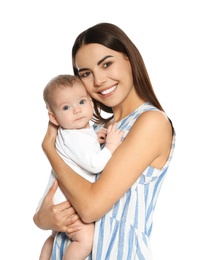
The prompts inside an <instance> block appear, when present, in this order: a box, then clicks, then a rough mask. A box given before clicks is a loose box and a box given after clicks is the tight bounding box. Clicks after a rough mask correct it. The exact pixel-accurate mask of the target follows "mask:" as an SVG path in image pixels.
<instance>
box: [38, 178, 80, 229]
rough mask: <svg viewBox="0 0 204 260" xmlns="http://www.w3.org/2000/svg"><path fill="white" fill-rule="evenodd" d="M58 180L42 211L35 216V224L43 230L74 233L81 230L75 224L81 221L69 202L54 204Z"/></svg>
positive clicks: (45, 200) (51, 189)
mask: <svg viewBox="0 0 204 260" xmlns="http://www.w3.org/2000/svg"><path fill="white" fill-rule="evenodd" d="M57 187H58V183H57V180H56V181H55V183H54V184H53V186H52V187H51V188H50V190H49V192H48V194H47V195H46V197H45V199H44V201H43V203H42V205H41V207H40V209H39V210H38V212H36V213H35V215H34V216H33V221H34V223H35V224H36V225H37V226H38V227H39V228H41V229H44V230H54V231H60V232H67V233H72V232H75V231H78V230H79V229H81V226H76V225H75V224H74V223H75V222H76V221H77V220H78V219H79V216H78V215H77V214H76V212H75V210H74V208H73V207H72V206H71V204H70V203H69V202H68V201H65V202H62V203H60V204H57V205H54V204H53V196H54V194H55V191H56V190H57Z"/></svg>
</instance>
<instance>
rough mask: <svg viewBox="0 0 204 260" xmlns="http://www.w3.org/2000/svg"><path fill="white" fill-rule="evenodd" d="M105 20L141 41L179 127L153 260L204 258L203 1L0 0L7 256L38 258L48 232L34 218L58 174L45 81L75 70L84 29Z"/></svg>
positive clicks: (1, 221) (1, 192) (0, 194)
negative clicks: (74, 52)
mask: <svg viewBox="0 0 204 260" xmlns="http://www.w3.org/2000/svg"><path fill="white" fill-rule="evenodd" d="M3 2H4V3H3ZM99 22H111V23H114V24H116V25H118V26H119V27H121V29H123V30H124V31H125V32H126V33H127V34H128V35H129V37H130V38H131V39H132V40H133V41H134V43H135V44H136V46H137V47H138V49H139V50H140V52H141V54H142V56H143V58H144V61H145V63H146V66H147V69H148V72H149V75H150V78H151V81H152V84H153V86H154V89H155V92H156V94H157V96H158V98H159V100H160V101H161V103H162V105H163V107H164V109H165V110H166V112H167V114H168V115H169V117H170V118H171V119H172V120H173V122H174V125H175V128H176V132H177V145H176V151H175V154H174V158H173V161H172V164H171V167H170V169H169V172H168V175H167V177H166V180H165V182H164V184H163V187H162V189H161V193H160V196H159V199H158V203H157V206H156V210H155V215H154V225H153V231H152V237H151V243H152V251H153V256H154V260H172V259H173V260H183V259H204V252H203V247H204V245H203V238H202V236H203V232H204V229H203V220H204V214H203V205H204V203H203V198H204V197H203V196H204V194H203V186H204V185H203V174H204V167H203V155H204V154H203V146H204V139H203V132H204V129H203V128H204V127H203V112H204V110H203V106H202V102H203V97H202V96H203V89H204V80H203V76H204V71H203V69H204V66H203V65H204V64H203V63H204V62H203V60H204V51H203V48H204V37H203V32H204V29H203V25H204V18H203V4H202V1H197V0H193V1H188V0H186V1H180V0H173V1H165V0H163V1H162V0H161V1H153V0H150V1H144V0H141V1H136V0H135V1H128V0H127V1H120V0H117V1H116V0H103V1H94V0H92V1H89V0H85V1H84V0H79V1H77V0H76V1H69V0H67V1H61V0H59V1H53V0H49V1H48V0H47V1H43V0H41V1H28V0H27V1H23V0H19V1H14V0H13V1H9V0H8V1H1V2H0V37H1V38H0V67H1V70H0V89H1V90H0V100H1V101H0V113H1V128H0V129H1V130H0V131H1V133H0V138H1V157H0V158H1V182H0V183H1V188H0V199H1V203H0V205H1V211H0V225H1V228H0V230H1V246H0V247H1V256H4V257H3V258H4V259H6V260H7V259H9V260H10V259H12V260H13V259H21V260H28V259H29V260H37V259H38V255H39V251H40V248H41V245H42V243H43V241H44V239H45V237H47V236H48V234H49V232H47V231H42V230H40V229H38V228H37V227H36V226H35V225H34V224H33V220H32V217H33V214H34V212H35V208H36V206H37V203H38V200H39V199H40V197H41V195H42V192H43V191H44V187H45V185H46V183H47V178H48V176H49V173H50V166H49V163H48V161H47V159H46V157H45V155H44V154H43V152H42V150H41V142H42V139H43V136H44V133H45V131H46V128H47V120H48V119H47V112H46V109H45V105H44V102H43V99H42V90H43V88H44V86H45V84H46V83H47V82H48V81H49V80H50V79H51V78H52V77H54V76H56V75H57V74H61V73H72V67H71V47H72V44H73V42H74V39H75V37H76V36H77V35H78V34H79V33H80V32H81V31H82V30H84V29H87V28H88V27H90V26H92V25H94V24H96V23H99ZM99 260H100V259H99Z"/></svg>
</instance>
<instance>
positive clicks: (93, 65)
mask: <svg viewBox="0 0 204 260" xmlns="http://www.w3.org/2000/svg"><path fill="white" fill-rule="evenodd" d="M72 59H73V69H74V73H75V75H77V76H78V77H80V78H81V80H82V81H83V83H84V84H85V87H86V89H87V90H88V92H89V94H90V95H91V97H92V98H93V102H94V107H95V118H94V121H95V128H96V131H98V130H99V129H100V128H101V127H108V126H109V125H110V124H113V123H117V126H118V128H119V129H121V130H123V131H124V135H123V142H122V144H121V145H120V146H119V147H118V148H117V150H116V151H115V152H114V154H113V156H112V158H111V159H110V161H109V162H108V164H107V165H106V167H105V169H104V170H103V172H102V173H101V174H100V175H99V176H98V179H97V181H96V182H95V183H89V182H88V181H86V180H84V179H82V178H81V177H80V176H78V175H77V174H75V173H74V172H73V171H72V170H71V169H70V168H69V167H68V166H67V165H66V164H65V163H63V161H62V160H61V159H60V157H59V156H58V155H57V152H56V150H55V139H56V133H57V129H55V128H54V126H52V125H51V124H49V126H48V131H47V134H46V136H45V138H44V141H43V149H44V151H45V153H46V155H47V157H48V159H49V161H50V163H51V165H52V167H53V169H54V171H55V172H56V175H57V178H58V181H59V185H60V187H61V189H62V190H63V192H64V194H65V196H66V197H67V198H69V202H70V203H71V205H72V206H73V208H72V207H70V204H69V203H68V202H67V204H66V205H65V204H63V205H62V204H61V205H58V207H55V206H53V204H52V201H51V199H52V196H53V192H54V191H55V189H56V186H57V185H56V184H55V186H54V187H53V188H52V190H51V191H50V193H49V195H48V196H47V197H46V199H45V201H44V203H43V204H42V206H41V209H40V210H39V212H38V213H36V215H35V216H34V221H35V223H36V225H37V226H38V227H40V228H42V229H53V228H54V229H55V230H58V231H68V232H71V231H76V229H77V227H75V228H74V229H71V228H70V229H67V226H69V224H70V223H74V221H75V219H76V218H77V215H76V214H74V215H73V218H71V217H70V216H71V215H72V214H73V213H74V209H75V210H76V212H77V214H78V215H79V216H80V218H81V219H82V220H83V221H84V222H86V223H90V222H95V236H94V245H93V250H92V256H90V258H89V259H97V260H103V259H111V260H112V259H114V260H115V259H118V260H123V259H128V260H132V259H134V260H135V259H139V260H141V259H145V260H147V259H148V260H149V259H151V248H150V242H149V239H150V235H151V230H152V218H153V212H154V208H155V205H156V201H157V197H158V194H159V191H160V188H161V185H162V183H163V180H164V177H165V175H166V172H167V169H168V167H169V163H170V160H171V158H172V154H173V150H174V141H175V133H174V129H173V126H172V124H171V121H170V120H169V119H168V117H167V116H166V114H165V112H164V110H163V108H162V106H161V105H160V103H159V101H158V99H157V97H156V95H155V93H154V91H153V88H152V85H151V82H150V79H149V76H148V73H147V71H146V68H145V64H144V62H143V59H142V57H141V55H140V53H139V51H138V50H137V48H136V46H135V45H134V44H133V43H132V42H131V40H130V39H129V38H128V36H127V35H126V34H125V33H124V32H123V31H122V30H121V29H120V28H118V27H117V26H115V25H113V24H108V23H101V24H97V25H95V26H93V27H91V28H89V29H87V30H86V31H84V32H82V33H81V34H80V35H79V36H78V37H77V39H76V41H75V43H74V46H73V49H72ZM101 111H105V112H107V113H111V116H110V117H109V118H107V119H104V118H103V117H102V115H101ZM65 209H67V210H65ZM57 219H58V221H57ZM71 227H72V226H71ZM65 237H66V236H64V234H63V233H58V236H57V237H56V239H55V250H54V251H55V252H54V253H53V259H61V258H60V257H59V255H58V254H59V253H58V251H60V250H61V252H63V250H64V249H63V248H64V247H65V246H66V244H67V243H68V241H67V240H65ZM64 245H65V246H64ZM59 247H61V249H59ZM56 252H57V253H56ZM54 255H57V256H56V258H54V257H55V256H54Z"/></svg>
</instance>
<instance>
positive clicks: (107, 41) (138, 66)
mask: <svg viewBox="0 0 204 260" xmlns="http://www.w3.org/2000/svg"><path fill="white" fill-rule="evenodd" d="M90 43H98V44H101V45H103V46H105V47H107V48H109V49H112V50H114V51H117V52H120V53H123V54H124V55H125V56H127V57H128V59H129V61H130V64H131V67H132V74H133V82H134V86H135V89H136V92H137V94H138V95H139V96H140V97H141V98H142V99H144V100H145V101H146V102H149V103H151V104H152V105H153V106H155V107H157V108H158V109H160V110H162V111H164V110H163V108H162V106H161V104H160V103H159V101H158V99H157V97H156V95H155V93H154V90H153V87H152V84H151V81H150V78H149V75H148V73H147V70H146V67H145V64H144V61H143V58H142V56H141V54H140V52H139V51H138V49H137V47H136V46H135V45H134V43H133V42H132V41H131V40H130V39H129V37H128V36H127V35H126V34H125V33H124V32H123V31H122V30H121V29H120V28H119V27H117V26H116V25H114V24H110V23H99V24H96V25H94V26H93V27H90V28H88V29H87V30H85V31H83V32H82V33H80V34H79V35H78V37H77V38H76V40H75V42H74V45H73V47H72V64H73V70H74V74H75V75H76V76H79V75H78V70H77V68H76V65H75V56H76V54H77V51H78V50H79V49H80V47H82V46H83V45H86V44H90ZM93 103H94V109H95V113H94V120H93V121H94V122H97V123H102V122H106V121H108V120H109V119H110V118H108V119H105V118H103V117H102V116H101V111H105V112H107V113H113V111H112V108H111V107H107V106H105V105H104V104H102V103H101V102H99V101H97V100H95V99H93Z"/></svg>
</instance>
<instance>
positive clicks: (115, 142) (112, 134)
mask: <svg viewBox="0 0 204 260" xmlns="http://www.w3.org/2000/svg"><path fill="white" fill-rule="evenodd" d="M123 133H124V132H123V131H121V130H120V129H117V124H113V125H110V126H109V127H108V129H107V136H106V147H107V148H108V149H109V150H110V151H111V152H112V153H113V152H114V151H115V150H116V148H117V147H118V146H119V144H120V143H121V138H122V136H123Z"/></svg>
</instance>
